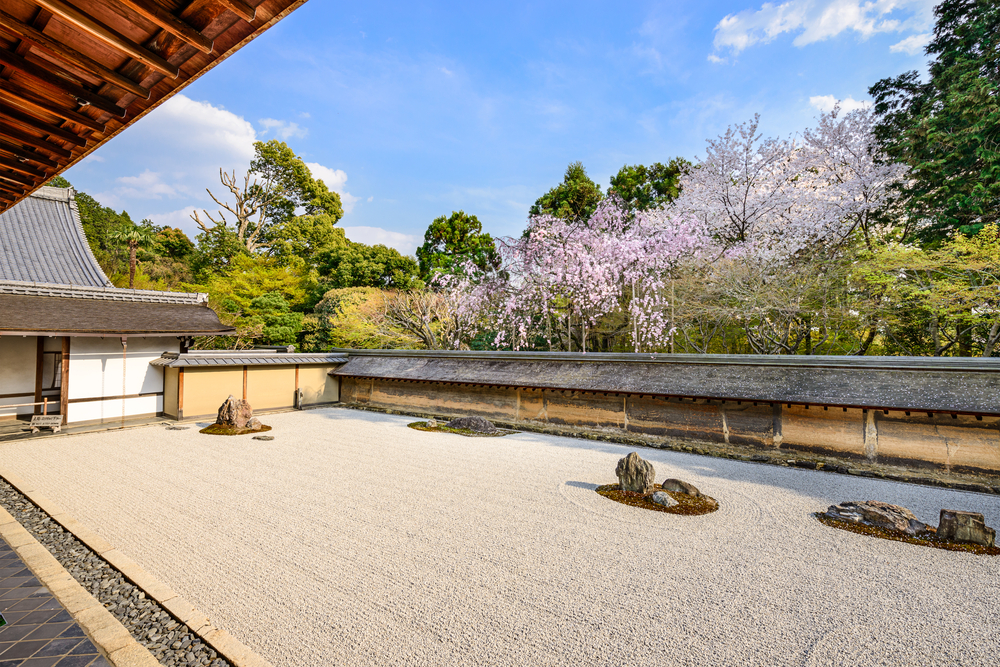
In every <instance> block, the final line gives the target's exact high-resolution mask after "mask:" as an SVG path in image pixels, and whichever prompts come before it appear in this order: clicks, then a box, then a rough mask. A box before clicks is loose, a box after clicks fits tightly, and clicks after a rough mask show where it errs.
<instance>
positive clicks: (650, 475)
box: [615, 452, 656, 493]
mask: <svg viewBox="0 0 1000 667" xmlns="http://www.w3.org/2000/svg"><path fill="white" fill-rule="evenodd" d="M615 474H616V475H618V485H619V486H620V487H621V490H622V491H634V492H636V493H648V492H650V491H652V490H653V484H654V482H653V479H654V478H655V477H656V471H655V470H654V469H653V464H652V463H650V462H649V461H644V460H643V459H641V458H639V455H638V454H636V453H635V452H632V453H631V454H629V455H628V456H626V457H625V458H623V459H621V460H619V461H618V466H617V467H616V468H615Z"/></svg>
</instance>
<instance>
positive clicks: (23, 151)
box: [0, 140, 59, 169]
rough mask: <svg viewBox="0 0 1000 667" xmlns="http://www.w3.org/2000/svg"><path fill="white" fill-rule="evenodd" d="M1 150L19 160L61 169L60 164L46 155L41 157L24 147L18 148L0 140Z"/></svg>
mask: <svg viewBox="0 0 1000 667" xmlns="http://www.w3.org/2000/svg"><path fill="white" fill-rule="evenodd" d="M0 150H3V151H6V152H8V153H10V154H11V155H13V156H14V157H15V158H17V159H19V160H28V161H30V162H35V163H37V164H42V165H45V166H46V167H52V168H53V169H58V168H59V163H58V162H56V161H55V160H52V159H50V158H47V157H45V156H44V155H39V154H38V153H36V152H35V151H34V150H32V149H30V148H24V147H23V146H18V145H17V144H12V143H10V142H8V141H2V140H0Z"/></svg>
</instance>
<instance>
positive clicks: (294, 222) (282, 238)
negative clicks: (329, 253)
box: [270, 213, 348, 268]
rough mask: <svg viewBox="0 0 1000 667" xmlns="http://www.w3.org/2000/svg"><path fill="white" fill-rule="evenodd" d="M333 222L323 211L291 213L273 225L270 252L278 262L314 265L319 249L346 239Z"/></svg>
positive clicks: (340, 245)
mask: <svg viewBox="0 0 1000 667" xmlns="http://www.w3.org/2000/svg"><path fill="white" fill-rule="evenodd" d="M335 224H337V221H336V220H335V219H334V218H333V216H331V215H328V214H326V213H318V214H316V215H309V214H306V215H296V216H293V217H291V218H289V219H288V220H286V221H285V222H283V223H280V224H279V225H276V226H275V228H274V231H273V232H272V234H271V236H272V239H273V240H272V241H271V245H270V254H271V256H273V257H274V258H275V259H277V260H278V261H279V262H280V263H282V264H295V263H298V262H302V263H304V264H305V265H306V266H307V267H309V268H315V267H316V266H317V261H318V258H319V254H320V253H321V252H322V251H324V250H331V249H333V248H342V247H344V246H346V245H347V243H348V241H347V237H346V236H345V235H344V230H343V229H341V228H339V227H334V225H335Z"/></svg>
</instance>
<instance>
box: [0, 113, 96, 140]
mask: <svg viewBox="0 0 1000 667" xmlns="http://www.w3.org/2000/svg"><path fill="white" fill-rule="evenodd" d="M0 118H7V119H9V120H12V121H14V122H16V123H20V124H21V125H23V126H25V127H30V128H32V129H35V130H38V131H39V132H45V133H46V134H50V135H52V136H53V137H59V138H60V139H62V140H63V141H68V142H69V143H71V144H73V145H74V146H86V145H87V140H86V139H84V138H83V137H81V136H80V135H78V134H74V133H72V132H70V131H69V130H64V129H63V128H61V127H58V126H56V125H52V124H51V123H46V122H45V121H43V120H40V119H38V118H37V117H35V116H32V115H31V114H26V113H24V112H23V111H20V110H18V109H15V108H14V107H12V106H10V105H7V104H4V103H3V102H0Z"/></svg>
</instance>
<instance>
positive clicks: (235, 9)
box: [220, 0, 257, 23]
mask: <svg viewBox="0 0 1000 667" xmlns="http://www.w3.org/2000/svg"><path fill="white" fill-rule="evenodd" d="M220 4H222V5H225V6H226V8H228V9H229V11H231V12H232V13H234V14H236V15H237V16H239V17H240V18H241V19H243V20H244V21H246V22H247V23H250V22H251V21H253V20H254V19H255V18H257V8H256V7H251V6H250V5H248V4H247V3H245V2H243V0H220Z"/></svg>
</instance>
